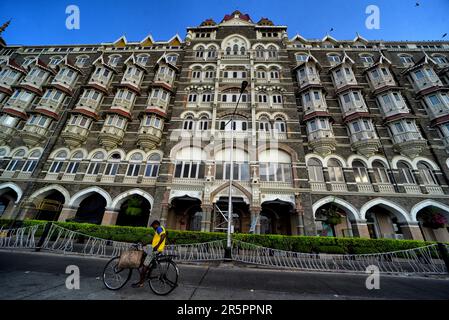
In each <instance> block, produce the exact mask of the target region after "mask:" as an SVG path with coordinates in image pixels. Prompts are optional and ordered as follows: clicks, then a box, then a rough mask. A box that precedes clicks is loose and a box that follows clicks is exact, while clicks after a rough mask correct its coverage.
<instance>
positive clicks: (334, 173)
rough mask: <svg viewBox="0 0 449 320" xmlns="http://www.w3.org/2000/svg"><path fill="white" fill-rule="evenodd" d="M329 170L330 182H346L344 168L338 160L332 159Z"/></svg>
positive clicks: (328, 166)
mask: <svg viewBox="0 0 449 320" xmlns="http://www.w3.org/2000/svg"><path fill="white" fill-rule="evenodd" d="M327 169H328V171H329V180H330V182H345V177H344V175H343V168H342V166H341V164H340V162H339V161H338V160H336V159H330V160H329V161H328V162H327Z"/></svg>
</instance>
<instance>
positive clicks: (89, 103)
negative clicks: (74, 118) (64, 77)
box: [75, 97, 101, 113]
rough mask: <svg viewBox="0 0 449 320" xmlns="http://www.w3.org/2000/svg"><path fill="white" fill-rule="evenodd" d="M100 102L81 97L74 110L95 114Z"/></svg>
mask: <svg viewBox="0 0 449 320" xmlns="http://www.w3.org/2000/svg"><path fill="white" fill-rule="evenodd" d="M100 101H101V99H97V100H95V99H92V98H86V97H81V98H80V99H79V101H78V103H77V104H76V107H75V108H82V109H87V110H88V111H90V112H93V113H96V112H97V109H98V107H99V106H100Z"/></svg>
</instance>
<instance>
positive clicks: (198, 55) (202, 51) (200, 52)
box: [195, 46, 204, 58]
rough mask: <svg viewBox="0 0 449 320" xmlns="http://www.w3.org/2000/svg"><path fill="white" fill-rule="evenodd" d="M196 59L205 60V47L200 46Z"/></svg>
mask: <svg viewBox="0 0 449 320" xmlns="http://www.w3.org/2000/svg"><path fill="white" fill-rule="evenodd" d="M195 57H196V58H203V57H204V47H203V46H199V47H198V48H197V49H196V52H195Z"/></svg>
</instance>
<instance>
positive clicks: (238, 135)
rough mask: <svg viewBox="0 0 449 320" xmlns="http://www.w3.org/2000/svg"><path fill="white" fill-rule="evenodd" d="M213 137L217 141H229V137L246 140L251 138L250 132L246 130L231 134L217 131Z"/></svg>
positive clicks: (225, 131)
mask: <svg viewBox="0 0 449 320" xmlns="http://www.w3.org/2000/svg"><path fill="white" fill-rule="evenodd" d="M215 136H216V138H217V139H231V136H233V137H234V139H246V138H249V137H250V136H251V131H250V129H248V131H234V133H231V131H227V130H217V131H216V133H215Z"/></svg>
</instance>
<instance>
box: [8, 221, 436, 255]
mask: <svg viewBox="0 0 449 320" xmlns="http://www.w3.org/2000/svg"><path fill="white" fill-rule="evenodd" d="M46 222H47V221H37V220H25V221H24V222H23V225H24V226H30V225H35V224H37V223H46ZM10 224H11V221H9V220H0V226H2V225H3V226H5V225H6V226H8V225H10ZM56 224H58V225H60V226H62V227H64V228H67V229H70V230H73V231H78V232H80V233H84V234H87V235H91V236H95V237H98V238H103V239H109V240H115V241H124V242H142V243H145V244H147V243H149V242H150V241H151V239H152V237H153V233H154V232H153V229H151V228H144V227H123V226H102V225H96V224H88V223H76V222H56ZM233 238H234V239H236V240H240V241H244V242H248V243H253V244H256V245H261V246H264V247H268V248H273V249H280V250H287V251H295V252H305V253H350V254H363V253H377V252H391V251H398V250H405V249H411V248H417V247H422V246H425V245H428V244H430V243H431V242H425V241H415V240H393V239H363V238H334V237H308V236H282V235H256V234H234V235H233ZM224 239H226V234H225V233H218V232H196V231H178V230H168V243H169V244H189V243H201V242H208V241H214V240H224Z"/></svg>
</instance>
